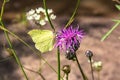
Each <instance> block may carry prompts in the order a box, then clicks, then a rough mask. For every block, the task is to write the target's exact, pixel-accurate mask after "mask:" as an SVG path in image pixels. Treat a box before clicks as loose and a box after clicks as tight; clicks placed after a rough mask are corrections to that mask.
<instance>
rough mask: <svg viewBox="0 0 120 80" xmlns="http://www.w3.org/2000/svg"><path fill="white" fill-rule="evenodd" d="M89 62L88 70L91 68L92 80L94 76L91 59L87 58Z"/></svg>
mask: <svg viewBox="0 0 120 80" xmlns="http://www.w3.org/2000/svg"><path fill="white" fill-rule="evenodd" d="M89 60H90V68H91V75H92V80H94V74H93V67H92V60H91V57H89Z"/></svg>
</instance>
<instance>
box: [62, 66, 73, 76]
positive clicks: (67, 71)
mask: <svg viewBox="0 0 120 80" xmlns="http://www.w3.org/2000/svg"><path fill="white" fill-rule="evenodd" d="M62 71H63V72H64V73H65V74H69V73H70V71H71V68H70V66H69V65H64V66H63V68H62Z"/></svg>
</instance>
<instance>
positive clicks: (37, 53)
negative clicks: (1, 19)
mask: <svg viewBox="0 0 120 80" xmlns="http://www.w3.org/2000/svg"><path fill="white" fill-rule="evenodd" d="M0 29H2V30H4V31H6V32H8V33H10V34H11V35H12V36H14V37H15V38H17V39H18V40H19V41H20V42H22V43H23V44H24V45H25V46H27V47H28V48H29V49H31V50H32V51H33V52H34V53H35V54H36V55H38V56H39V57H40V59H42V60H43V61H44V62H45V63H46V64H47V65H48V66H49V67H50V68H51V69H52V70H53V71H54V72H56V73H57V71H56V70H55V69H54V68H53V67H52V66H51V65H50V64H49V63H48V62H47V61H46V60H45V59H44V58H43V57H42V56H41V55H40V54H41V53H39V52H36V51H35V50H34V49H33V48H32V47H31V46H30V45H29V44H27V43H26V42H25V41H24V40H22V39H21V38H19V37H18V36H17V35H15V34H14V33H12V32H11V31H9V30H7V29H6V28H3V27H0Z"/></svg>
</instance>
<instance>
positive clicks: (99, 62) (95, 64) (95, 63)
mask: <svg viewBox="0 0 120 80" xmlns="http://www.w3.org/2000/svg"><path fill="white" fill-rule="evenodd" d="M93 68H94V69H95V70H96V71H100V70H101V69H102V62H101V61H98V62H94V63H93Z"/></svg>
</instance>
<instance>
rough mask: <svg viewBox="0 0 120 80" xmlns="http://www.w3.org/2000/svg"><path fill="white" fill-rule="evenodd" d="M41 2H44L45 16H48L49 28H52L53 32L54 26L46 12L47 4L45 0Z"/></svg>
mask: <svg viewBox="0 0 120 80" xmlns="http://www.w3.org/2000/svg"><path fill="white" fill-rule="evenodd" d="M43 4H44V8H45V12H46V16H47V18H48V21H49V23H50V25H51V28H52V29H53V30H54V32H55V28H54V26H53V24H52V22H51V20H50V17H49V14H48V10H47V6H46V0H43Z"/></svg>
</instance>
